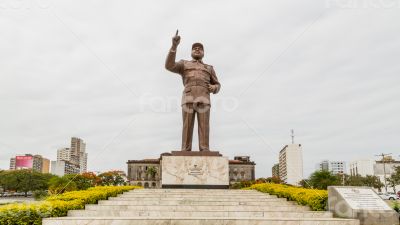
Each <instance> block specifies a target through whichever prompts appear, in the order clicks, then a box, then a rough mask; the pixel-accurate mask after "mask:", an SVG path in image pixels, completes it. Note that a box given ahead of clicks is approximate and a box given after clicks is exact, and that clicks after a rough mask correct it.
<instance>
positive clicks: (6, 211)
mask: <svg viewBox="0 0 400 225" xmlns="http://www.w3.org/2000/svg"><path fill="white" fill-rule="evenodd" d="M135 188H140V187H136V186H104V187H103V186H102V187H93V188H89V189H88V190H85V191H72V192H66V193H64V194H61V195H54V196H50V197H49V198H47V199H46V200H44V201H41V202H35V203H22V204H21V203H15V204H8V205H4V206H0V224H1V225H3V224H6V225H40V224H42V218H47V217H59V216H66V215H67V213H68V210H72V209H83V208H84V207H85V204H93V203H97V201H99V200H104V199H107V198H108V197H115V196H117V194H121V193H123V192H125V191H128V190H133V189H135Z"/></svg>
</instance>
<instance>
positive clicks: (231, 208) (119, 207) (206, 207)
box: [85, 204, 310, 212]
mask: <svg viewBox="0 0 400 225" xmlns="http://www.w3.org/2000/svg"><path fill="white" fill-rule="evenodd" d="M85 209H87V210H99V211H107V210H121V211H123V210H125V211H128V210H129V211H187V212H190V211H207V210H213V211H214V210H218V211H282V212H304V211H309V210H310V208H309V207H308V206H300V205H283V204H281V205H277V206H268V205H266V206H260V205H94V204H93V205H92V204H90V205H86V206H85Z"/></svg>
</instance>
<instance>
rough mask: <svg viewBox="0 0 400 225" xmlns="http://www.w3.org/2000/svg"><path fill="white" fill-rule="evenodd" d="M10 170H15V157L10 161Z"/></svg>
mask: <svg viewBox="0 0 400 225" xmlns="http://www.w3.org/2000/svg"><path fill="white" fill-rule="evenodd" d="M10 170H15V157H12V158H11V159H10Z"/></svg>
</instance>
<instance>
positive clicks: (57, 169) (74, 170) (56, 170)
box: [51, 160, 79, 176]
mask: <svg viewBox="0 0 400 225" xmlns="http://www.w3.org/2000/svg"><path fill="white" fill-rule="evenodd" d="M51 173H52V174H55V175H57V176H64V175H66V174H78V173H79V166H78V165H76V164H74V163H71V162H69V161H65V160H57V161H51Z"/></svg>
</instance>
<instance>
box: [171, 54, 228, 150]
mask: <svg viewBox="0 0 400 225" xmlns="http://www.w3.org/2000/svg"><path fill="white" fill-rule="evenodd" d="M175 57H176V52H175V51H173V50H170V52H169V54H168V56H167V60H166V63H165V68H166V69H167V70H169V71H171V72H174V73H178V74H180V75H181V76H182V81H183V85H184V86H185V88H184V90H183V94H182V103H181V105H182V119H183V129H182V150H183V151H191V150H192V137H193V126H194V120H195V116H196V115H197V123H198V126H199V127H198V134H199V149H200V151H209V150H210V149H209V133H210V107H211V102H210V91H209V90H208V85H215V91H214V92H213V94H216V93H218V91H219V89H220V87H221V85H220V83H219V82H218V79H217V75H216V74H215V71H214V68H213V67H212V66H210V65H207V64H204V63H203V62H202V61H201V60H191V61H188V60H180V61H179V62H175Z"/></svg>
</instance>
